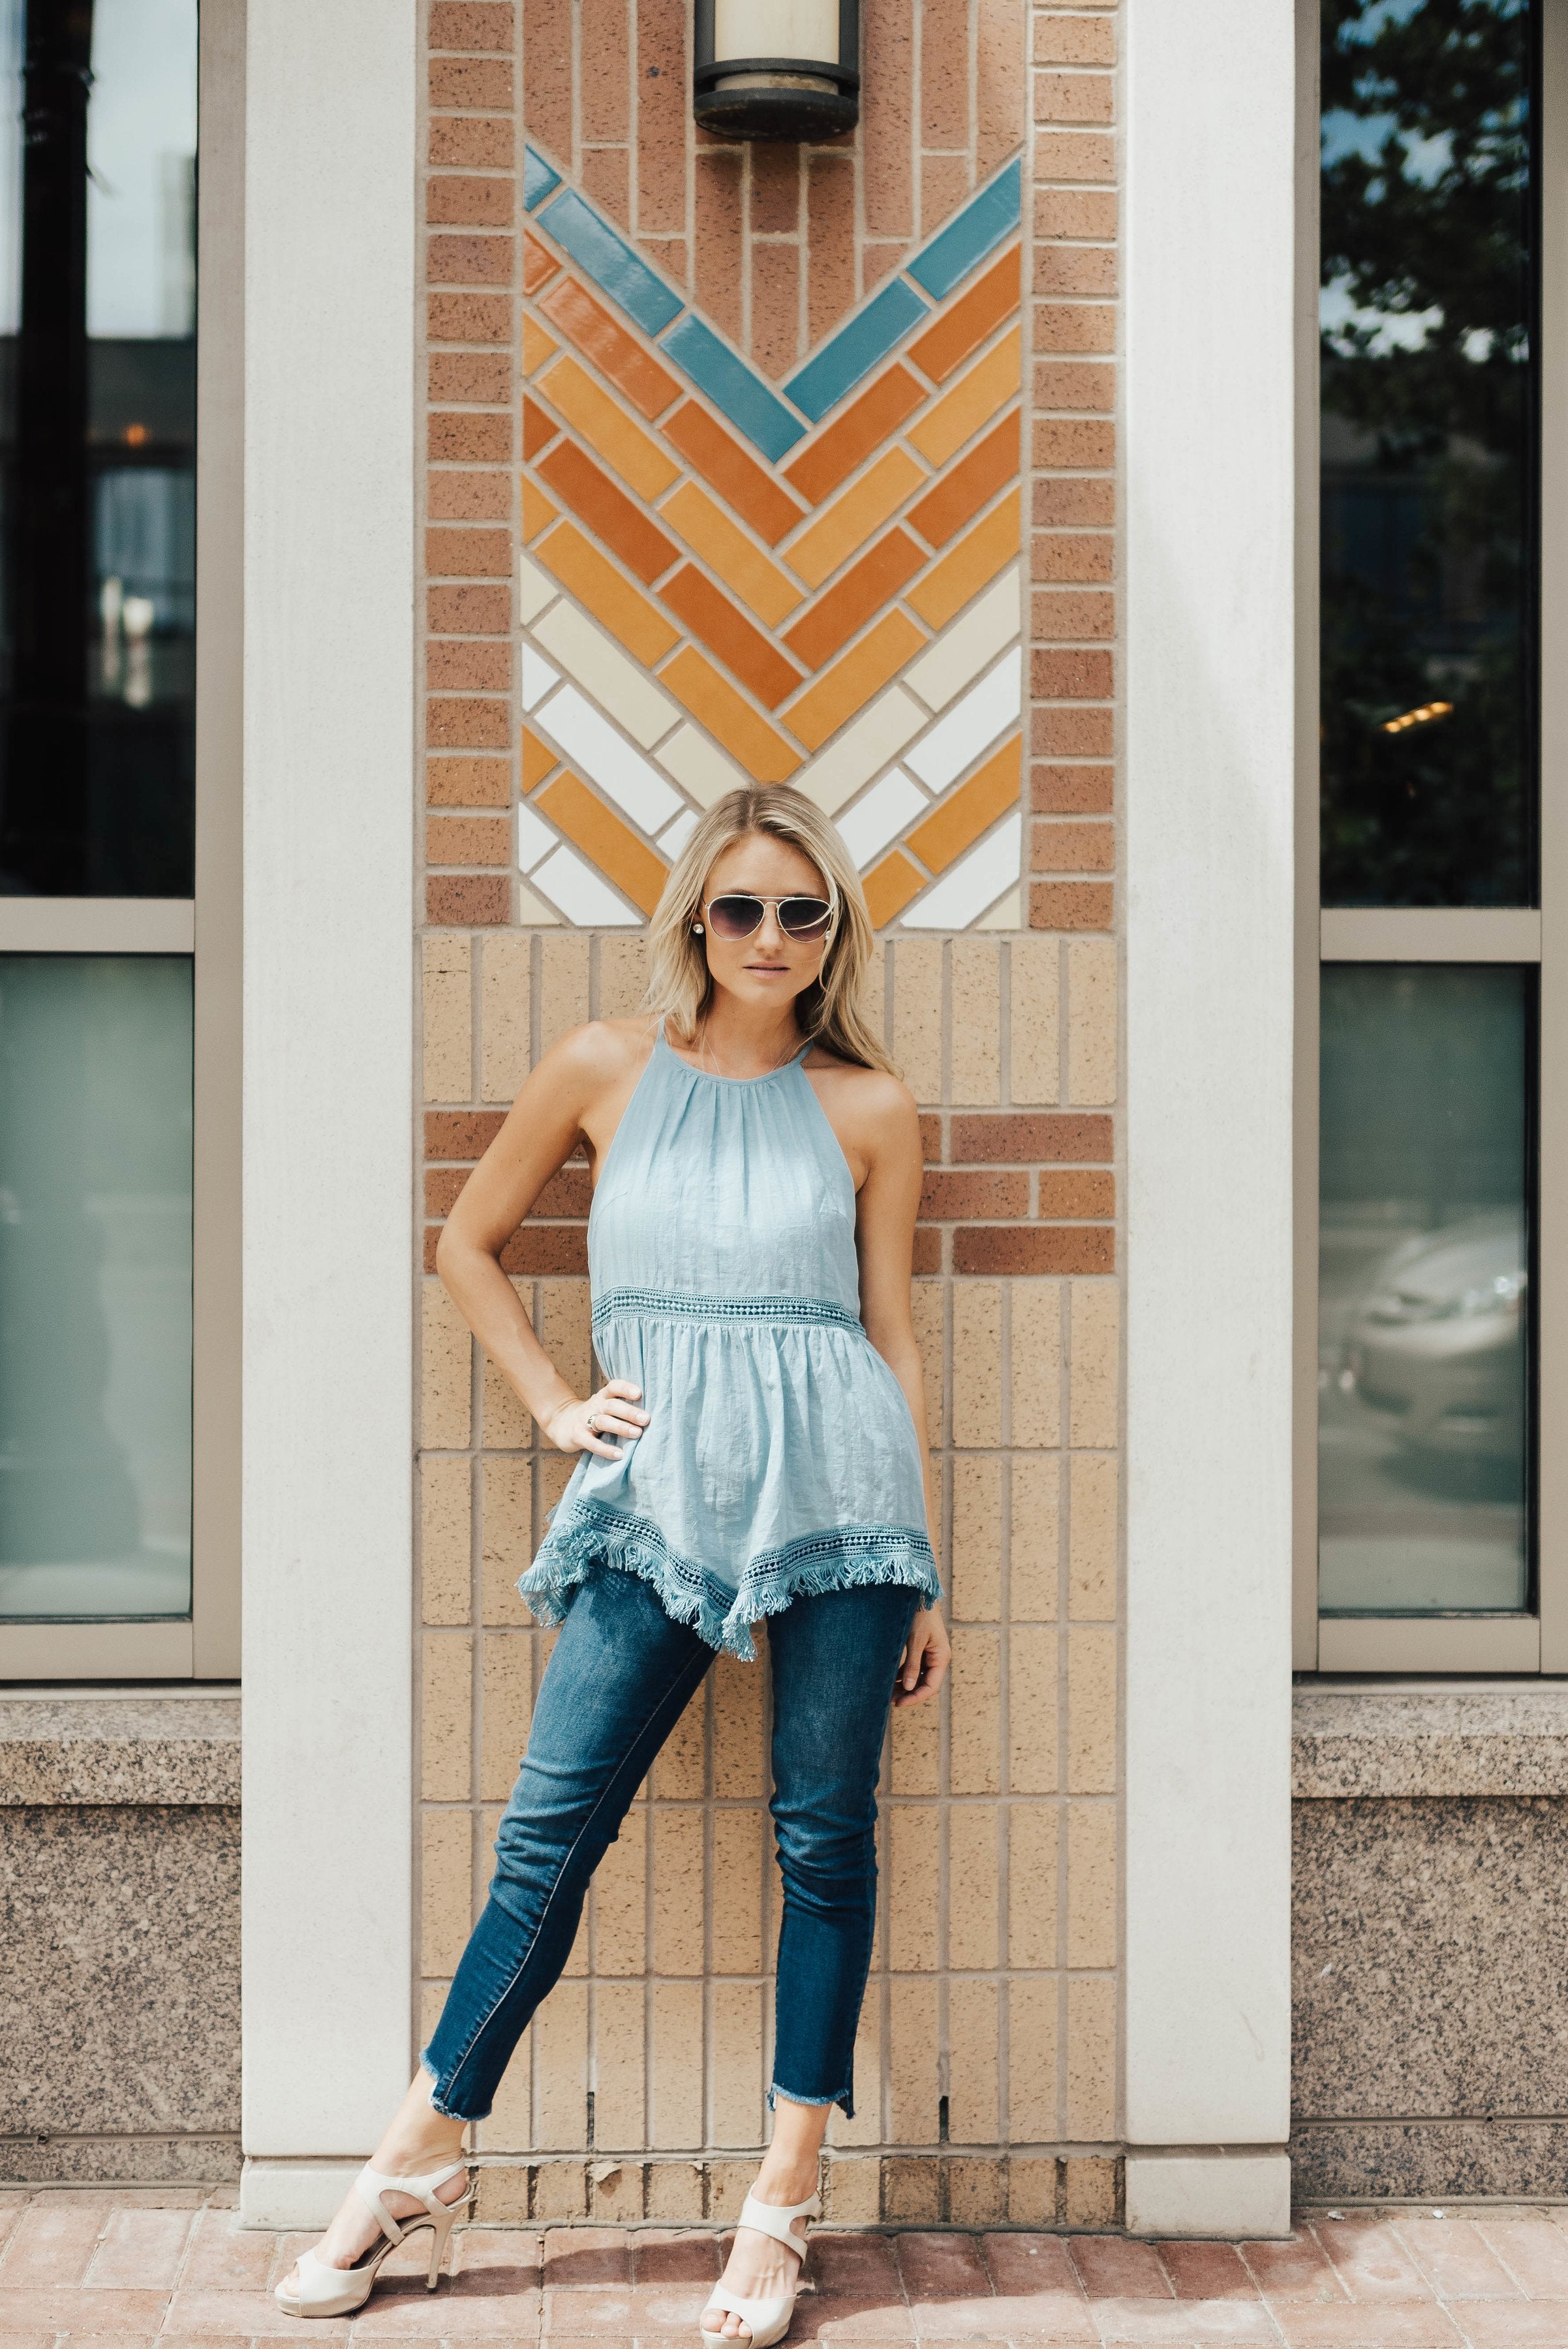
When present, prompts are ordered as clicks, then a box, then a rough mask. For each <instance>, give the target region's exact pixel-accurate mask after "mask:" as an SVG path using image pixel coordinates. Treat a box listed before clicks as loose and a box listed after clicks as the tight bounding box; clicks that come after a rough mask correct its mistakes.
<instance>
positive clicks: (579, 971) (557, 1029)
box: [539, 931, 588, 1052]
mask: <svg viewBox="0 0 1568 2349" xmlns="http://www.w3.org/2000/svg"><path fill="white" fill-rule="evenodd" d="M539 951H540V955H541V957H542V959H541V963H540V978H539V1050H540V1051H541V1052H547V1051H548V1050H549V1049H550V1047H551V1045H552V1044H554V1043H556V1041H557V1040H559V1039H560V1038H561V1037H562V1036H564V1035H565V1034H566V1030H567V1029H568V1028H580V1027H581V1026H582V1024H583V1022H584V1021H585V1020H586V1019H587V1016H588V940H587V937H586V936H584V935H583V934H582V933H581V932H580V931H578V932H576V934H574V935H572V936H564V937H544V938H541V939H540V941H539Z"/></svg>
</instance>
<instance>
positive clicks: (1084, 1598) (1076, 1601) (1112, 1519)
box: [1067, 1452, 1117, 1623]
mask: <svg viewBox="0 0 1568 2349" xmlns="http://www.w3.org/2000/svg"><path fill="white" fill-rule="evenodd" d="M1069 1492H1070V1494H1071V1500H1072V1506H1071V1508H1070V1510H1069V1513H1068V1524H1067V1612H1068V1615H1069V1617H1070V1618H1071V1619H1073V1620H1074V1621H1075V1622H1092V1623H1108V1622H1114V1621H1115V1619H1116V1523H1117V1464H1116V1459H1115V1458H1114V1456H1113V1455H1112V1454H1109V1453H1106V1452H1080V1453H1077V1454H1075V1455H1074V1456H1073V1459H1072V1463H1071V1468H1070V1472H1069Z"/></svg>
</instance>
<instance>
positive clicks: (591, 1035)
mask: <svg viewBox="0 0 1568 2349" xmlns="http://www.w3.org/2000/svg"><path fill="white" fill-rule="evenodd" d="M658 1026H659V1023H658V1021H657V1020H656V1019H652V1018H650V1017H649V1016H648V1015H647V1014H645V1013H642V1012H639V1013H635V1014H634V1015H633V1016H632V1017H631V1018H630V1019H588V1020H585V1021H584V1023H583V1025H582V1026H581V1027H580V1028H568V1029H567V1030H566V1034H565V1035H564V1036H560V1037H558V1038H557V1039H556V1042H555V1043H554V1044H552V1045H551V1047H550V1049H549V1050H548V1051H547V1052H546V1053H545V1056H544V1058H543V1059H542V1060H541V1061H540V1062H539V1067H538V1070H536V1071H535V1074H536V1075H537V1074H546V1075H548V1076H550V1077H553V1078H555V1079H556V1080H557V1081H561V1082H564V1083H566V1084H568V1085H570V1086H572V1087H573V1088H574V1089H575V1090H576V1091H579V1092H583V1093H584V1094H585V1095H587V1094H590V1093H594V1092H600V1091H602V1090H603V1088H604V1087H606V1086H607V1085H615V1084H618V1083H620V1082H622V1081H624V1080H625V1079H626V1077H627V1076H628V1075H629V1074H630V1072H631V1071H633V1070H635V1069H639V1068H640V1067H641V1065H642V1063H643V1061H646V1060H647V1058H648V1055H649V1051H650V1050H652V1047H653V1039H654V1036H655V1034H656V1032H657V1030H658Z"/></svg>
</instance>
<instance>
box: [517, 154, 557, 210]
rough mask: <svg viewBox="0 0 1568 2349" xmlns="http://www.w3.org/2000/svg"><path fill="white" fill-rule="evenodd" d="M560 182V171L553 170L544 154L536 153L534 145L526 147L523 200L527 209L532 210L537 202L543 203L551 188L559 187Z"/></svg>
mask: <svg viewBox="0 0 1568 2349" xmlns="http://www.w3.org/2000/svg"><path fill="white" fill-rule="evenodd" d="M560 184H561V175H560V173H559V171H551V169H550V166H549V165H548V163H546V162H545V158H544V157H543V155H535V152H534V150H533V149H532V147H524V150H523V202H524V208H525V210H527V211H528V212H532V211H533V209H534V207H535V204H542V203H543V202H544V201H545V197H546V196H547V195H548V194H549V192H550V191H551V189H552V188H558V187H559V186H560Z"/></svg>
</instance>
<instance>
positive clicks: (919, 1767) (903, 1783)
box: [888, 1702, 942, 1795]
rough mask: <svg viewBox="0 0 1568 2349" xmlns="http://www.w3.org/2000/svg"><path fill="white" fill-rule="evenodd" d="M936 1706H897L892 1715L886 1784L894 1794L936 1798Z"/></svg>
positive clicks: (938, 1765)
mask: <svg viewBox="0 0 1568 2349" xmlns="http://www.w3.org/2000/svg"><path fill="white" fill-rule="evenodd" d="M941 1728H942V1721H941V1711H940V1706H939V1705H935V1704H931V1703H929V1702H927V1703H923V1704H906V1705H900V1706H899V1708H898V1712H897V1713H894V1715H893V1721H892V1732H891V1738H890V1747H891V1759H890V1763H889V1770H888V1783H889V1785H891V1786H892V1789H893V1792H894V1793H895V1794H896V1795H935V1794H937V1793H939V1792H940V1787H941V1766H942V1764H941V1751H942V1740H941Z"/></svg>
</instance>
